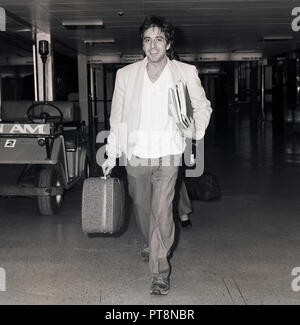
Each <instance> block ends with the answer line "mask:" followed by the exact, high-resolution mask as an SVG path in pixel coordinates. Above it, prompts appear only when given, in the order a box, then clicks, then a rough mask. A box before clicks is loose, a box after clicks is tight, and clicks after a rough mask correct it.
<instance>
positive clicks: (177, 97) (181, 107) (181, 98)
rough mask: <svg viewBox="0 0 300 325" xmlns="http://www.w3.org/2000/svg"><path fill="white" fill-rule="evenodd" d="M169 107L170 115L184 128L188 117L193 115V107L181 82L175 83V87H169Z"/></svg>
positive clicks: (186, 125)
mask: <svg viewBox="0 0 300 325" xmlns="http://www.w3.org/2000/svg"><path fill="white" fill-rule="evenodd" d="M169 102H170V106H169V109H170V110H171V115H173V117H174V118H175V119H176V122H177V123H180V124H181V125H182V126H183V127H184V128H187V127H188V119H189V118H190V117H192V116H193V108H192V105H191V100H190V97H189V93H188V90H187V87H186V86H185V85H184V83H183V82H181V81H180V82H179V83H178V84H176V86H175V89H173V88H169Z"/></svg>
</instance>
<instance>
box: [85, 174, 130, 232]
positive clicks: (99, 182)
mask: <svg viewBox="0 0 300 325" xmlns="http://www.w3.org/2000/svg"><path fill="white" fill-rule="evenodd" d="M124 223H125V189H124V183H123V181H122V180H121V179H118V178H114V177H107V178H106V179H104V178H103V177H102V178H100V177H91V178H87V179H85V181H84V183H83V190H82V230H83V232H84V233H85V234H96V233H110V234H114V233H118V232H119V231H120V230H121V229H122V227H123V226H124Z"/></svg>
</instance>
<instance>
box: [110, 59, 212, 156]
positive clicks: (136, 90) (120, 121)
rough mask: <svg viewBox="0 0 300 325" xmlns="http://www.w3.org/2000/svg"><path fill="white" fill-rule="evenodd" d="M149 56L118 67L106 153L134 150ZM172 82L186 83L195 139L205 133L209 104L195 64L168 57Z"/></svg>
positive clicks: (112, 154)
mask: <svg viewBox="0 0 300 325" xmlns="http://www.w3.org/2000/svg"><path fill="white" fill-rule="evenodd" d="M147 62H148V59H147V58H145V59H143V60H141V61H138V62H135V63H132V64H129V65H127V66H125V67H123V68H121V69H119V70H118V71H117V75H116V82H115V89H114V94H113V98H112V105H111V115H110V134H109V137H108V139H107V140H108V141H107V146H106V152H107V155H108V157H120V156H121V155H122V153H124V154H125V156H126V157H127V158H128V159H130V158H131V156H132V153H133V152H134V148H135V143H136V135H137V132H138V130H139V124H140V117H141V108H142V98H141V96H142V90H143V80H144V73H145V69H146V65H147ZM167 64H168V66H169V69H170V71H171V75H172V80H173V86H174V87H175V85H176V84H177V83H178V82H179V81H182V82H183V83H184V84H186V86H187V89H188V92H189V96H190V99H191V104H192V107H193V118H194V120H195V129H196V136H195V138H196V140H200V139H201V138H203V137H204V134H205V130H206V127H207V126H208V123H209V120H210V116H211V113H212V108H211V105H210V101H209V100H208V99H207V98H206V95H205V91H204V89H203V87H202V85H201V81H200V79H199V77H198V71H197V69H196V67H195V66H193V65H191V64H187V63H183V62H179V61H176V60H170V59H169V58H168V59H167Z"/></svg>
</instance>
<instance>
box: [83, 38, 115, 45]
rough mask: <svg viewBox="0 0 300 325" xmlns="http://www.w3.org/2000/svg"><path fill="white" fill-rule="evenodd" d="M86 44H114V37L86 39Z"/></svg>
mask: <svg viewBox="0 0 300 325" xmlns="http://www.w3.org/2000/svg"><path fill="white" fill-rule="evenodd" d="M83 42H84V43H86V44H114V43H115V39H114V38H97V39H85V40H83Z"/></svg>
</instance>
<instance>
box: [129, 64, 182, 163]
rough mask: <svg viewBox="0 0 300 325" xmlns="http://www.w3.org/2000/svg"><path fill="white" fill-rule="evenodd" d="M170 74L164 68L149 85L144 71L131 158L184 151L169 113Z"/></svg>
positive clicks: (180, 138)
mask: <svg viewBox="0 0 300 325" xmlns="http://www.w3.org/2000/svg"><path fill="white" fill-rule="evenodd" d="M171 78H172V77H171V72H170V70H169V67H168V65H165V68H164V70H163V71H162V72H161V74H160V76H159V78H158V79H157V80H156V81H155V82H152V81H151V80H150V79H149V76H148V72H147V69H145V75H144V81H143V94H142V111H141V121H140V127H139V132H138V137H137V143H136V147H135V150H134V155H136V156H138V157H141V158H158V157H163V156H166V155H175V154H180V153H182V152H183V151H184V138H183V137H182V136H181V135H180V133H179V132H178V129H177V126H176V122H175V121H174V119H173V118H172V117H171V116H170V115H169V113H168V89H169V88H170V87H172V79H171Z"/></svg>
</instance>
